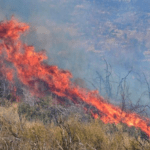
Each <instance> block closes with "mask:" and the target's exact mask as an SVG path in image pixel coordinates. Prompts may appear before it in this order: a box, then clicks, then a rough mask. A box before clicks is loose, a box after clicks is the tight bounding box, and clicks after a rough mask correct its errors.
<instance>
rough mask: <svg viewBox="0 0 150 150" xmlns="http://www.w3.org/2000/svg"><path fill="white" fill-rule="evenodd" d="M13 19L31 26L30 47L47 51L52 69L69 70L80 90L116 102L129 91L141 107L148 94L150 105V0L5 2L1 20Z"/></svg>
mask: <svg viewBox="0 0 150 150" xmlns="http://www.w3.org/2000/svg"><path fill="white" fill-rule="evenodd" d="M11 15H15V17H17V18H18V19H19V20H20V21H23V22H26V23H28V24H29V25H31V32H30V34H29V35H28V36H27V37H26V38H25V42H27V43H28V44H32V45H34V46H35V47H36V50H37V51H39V50H40V49H45V50H46V51H47V55H48V57H49V59H48V62H49V64H52V65H58V66H59V67H60V68H63V69H67V70H70V71H71V72H72V74H73V76H74V79H73V80H75V82H77V83H78V84H80V85H82V86H83V87H85V86H86V87H87V88H90V89H98V90H99V91H100V93H101V95H103V96H104V97H109V98H110V101H111V102H120V101H121V93H123V91H124V92H125V93H126V99H127V101H129V100H130V101H132V102H133V103H136V102H137V100H138V98H140V96H141V94H142V93H143V95H142V99H141V104H149V102H150V95H149V94H150V87H149V83H150V75H149V74H150V42H149V38H150V1H149V0H142V1H141V0H5V1H4V0H1V1H0V20H3V19H10V17H11ZM106 62H107V63H108V66H109V64H110V65H111V67H110V66H109V67H108V71H107V68H106ZM109 71H111V75H110V76H109ZM129 71H131V72H130V74H129V75H128V73H129ZM107 75H108V76H107ZM127 75H128V76H127ZM125 76H127V78H126V86H124V88H123V82H120V81H125V80H122V78H124V77H125ZM79 78H80V79H79ZM82 80H83V81H82ZM100 83H101V84H100ZM100 85H101V86H100Z"/></svg>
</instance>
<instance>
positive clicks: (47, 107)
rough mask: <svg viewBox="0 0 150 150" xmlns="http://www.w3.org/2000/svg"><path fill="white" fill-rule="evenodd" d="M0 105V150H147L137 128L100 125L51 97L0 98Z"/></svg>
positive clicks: (145, 142) (99, 122) (146, 138)
mask: <svg viewBox="0 0 150 150" xmlns="http://www.w3.org/2000/svg"><path fill="white" fill-rule="evenodd" d="M0 105H1V107H0V149H1V150H5V149H8V150H13V149H14V150H18V149H22V150H30V149H33V150H108V149H109V150H141V149H144V150H149V149H150V141H149V139H148V137H147V136H146V135H145V134H144V133H143V132H141V130H140V129H135V128H134V127H131V128H130V127H127V126H126V125H125V124H122V123H120V124H117V125H115V124H104V123H103V122H102V121H101V120H100V119H93V118H92V117H91V116H90V115H89V114H85V113H84V112H83V111H81V110H82V109H81V108H80V107H79V106H76V105H72V106H70V107H66V106H62V105H58V104H54V103H53V98H52V97H47V98H45V100H43V99H41V100H40V101H38V102H36V103H35V105H34V106H30V105H29V104H27V103H25V102H20V103H16V102H10V101H8V100H7V99H4V98H1V99H0ZM70 108H71V109H70ZM71 111H72V112H73V113H71Z"/></svg>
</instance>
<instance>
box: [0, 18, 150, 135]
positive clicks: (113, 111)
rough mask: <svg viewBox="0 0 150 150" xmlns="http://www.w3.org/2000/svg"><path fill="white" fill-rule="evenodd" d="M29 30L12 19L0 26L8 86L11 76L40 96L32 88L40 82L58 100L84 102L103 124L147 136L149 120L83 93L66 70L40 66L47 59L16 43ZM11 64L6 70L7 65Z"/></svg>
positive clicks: (1, 54) (94, 93) (0, 49)
mask: <svg viewBox="0 0 150 150" xmlns="http://www.w3.org/2000/svg"><path fill="white" fill-rule="evenodd" d="M28 29H29V25H28V24H26V23H21V22H18V21H17V20H16V19H15V18H12V19H11V20H9V21H8V20H6V21H3V22H1V23H0V57H1V60H0V61H1V72H2V74H3V75H4V76H6V78H7V79H8V80H9V81H10V82H14V78H15V73H17V78H18V79H19V81H20V82H21V83H22V84H24V85H25V86H26V87H28V88H29V89H30V91H31V92H32V93H33V94H39V95H41V94H43V93H42V91H41V90H39V88H37V86H36V84H37V83H39V84H40V81H42V82H44V83H45V84H46V86H47V89H48V90H49V91H50V92H52V93H54V94H57V95H58V96H60V97H66V98H68V99H70V100H72V101H73V102H77V100H80V101H84V102H86V103H87V104H89V105H92V106H94V107H96V108H97V109H98V110H99V113H96V114H95V113H94V112H91V113H92V115H93V117H95V118H97V117H98V115H100V116H101V117H100V119H101V120H102V121H103V122H104V123H115V124H117V123H119V122H122V123H125V124H127V125H128V126H135V127H137V128H141V130H143V131H144V132H145V133H146V134H147V135H148V136H150V127H149V126H148V122H149V119H148V118H145V119H143V118H142V117H141V116H139V115H138V114H136V113H126V112H124V111H122V110H121V109H120V108H119V107H116V106H113V105H112V104H109V103H107V102H106V101H105V100H104V99H103V98H102V97H101V96H100V95H99V94H98V91H87V90H86V89H84V88H80V87H79V86H76V85H74V84H73V83H71V81H70V78H72V74H71V73H70V72H69V71H67V70H62V69H59V68H58V67H57V66H50V65H48V64H46V63H44V62H43V60H46V59H47V56H46V54H45V52H44V51H40V52H35V48H34V47H33V46H29V45H27V44H25V43H23V42H22V41H21V40H20V36H21V34H23V33H24V32H25V31H27V30H28ZM8 62H9V63H11V64H12V67H9V66H8V65H7V63H8Z"/></svg>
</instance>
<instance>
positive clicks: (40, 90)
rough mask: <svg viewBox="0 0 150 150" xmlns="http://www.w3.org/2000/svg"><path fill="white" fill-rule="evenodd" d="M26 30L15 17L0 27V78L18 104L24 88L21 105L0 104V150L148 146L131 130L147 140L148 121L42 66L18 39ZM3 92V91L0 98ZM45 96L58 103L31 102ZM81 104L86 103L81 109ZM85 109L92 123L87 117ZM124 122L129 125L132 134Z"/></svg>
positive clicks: (62, 72)
mask: <svg viewBox="0 0 150 150" xmlns="http://www.w3.org/2000/svg"><path fill="white" fill-rule="evenodd" d="M28 29H29V25H27V24H25V23H21V22H18V21H17V20H16V19H14V18H12V19H11V20H5V21H3V22H1V23H0V77H2V78H5V79H6V80H7V81H8V85H7V86H8V88H9V89H10V91H11V92H10V91H9V90H8V91H7V92H8V93H11V94H9V95H8V97H9V98H8V99H10V101H14V99H16V101H21V95H19V94H18V95H17V92H18V91H19V89H20V88H19V86H21V87H22V88H21V89H23V88H24V89H28V90H29V94H26V96H28V98H27V99H26V100H25V102H20V103H13V105H10V101H8V100H7V99H5V101H4V100H3V99H1V100H0V103H1V104H2V105H4V106H5V107H1V113H0V126H1V132H0V135H1V136H0V137H1V139H0V140H1V141H0V146H1V149H102V150H105V149H107V150H108V149H119V150H120V149H148V148H149V140H148V139H147V138H146V137H147V136H146V135H144V138H143V137H142V136H141V135H142V134H143V132H141V131H140V130H139V129H138V130H137V129H135V128H134V127H136V128H140V129H141V130H142V131H144V132H145V133H146V134H147V135H149V136H150V126H149V121H150V119H149V118H142V117H141V116H139V115H138V114H136V113H131V112H128V113H127V112H125V111H122V110H121V109H120V108H119V107H117V106H114V105H112V104H110V103H108V102H107V101H106V100H104V98H103V97H101V96H100V95H99V94H98V91H88V90H87V89H84V88H81V87H79V86H77V85H75V84H74V83H72V82H71V80H70V78H71V77H72V74H71V73H70V72H69V71H67V70H63V69H59V68H58V67H57V66H50V65H48V64H46V63H44V62H43V60H45V59H47V56H46V54H45V52H44V51H40V52H36V51H35V48H34V46H31V45H30V46H29V45H27V44H26V43H23V41H21V38H20V36H21V34H23V33H24V32H25V31H26V30H28ZM4 85H5V84H4ZM18 85H19V86H18ZM7 92H6V90H4V91H3V92H2V93H1V97H5V96H4V95H6V93H7ZM20 92H21V93H22V92H23V91H20ZM50 93H52V94H53V95H57V96H58V98H57V100H58V101H59V102H60V103H61V105H60V104H59V105H58V104H56V105H54V104H53V102H56V100H54V99H53V97H51V98H50V97H49V98H48V99H47V101H46V100H42V99H41V100H39V101H37V100H36V99H34V98H33V99H30V98H31V97H32V96H33V95H36V96H38V97H41V96H44V95H45V94H46V95H48V94H50ZM23 95H24V93H23ZM30 95H32V96H30ZM24 96H25V95H24ZM53 100H54V101H53ZM66 101H70V104H69V107H67V106H62V104H66ZM71 104H74V105H71ZM80 104H85V105H83V107H82V109H81V107H80ZM77 105H78V107H77ZM6 106H7V107H6ZM89 106H92V109H90V113H91V115H92V117H94V118H97V119H96V120H94V119H91V115H90V114H88V107H89ZM95 110H96V111H95ZM85 111H86V113H85ZM99 117H100V118H99ZM100 120H101V121H100ZM102 121H103V122H102ZM104 123H108V124H104ZM109 123H111V124H109ZM114 123H115V124H116V125H114ZM121 123H122V124H121ZM125 124H126V125H127V126H130V127H131V126H132V127H133V126H134V127H133V129H134V132H133V135H132V134H131V133H130V132H129V131H130V130H129V129H131V128H129V127H127V126H126V127H125ZM125 130H127V131H125ZM131 131H133V130H131Z"/></svg>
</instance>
